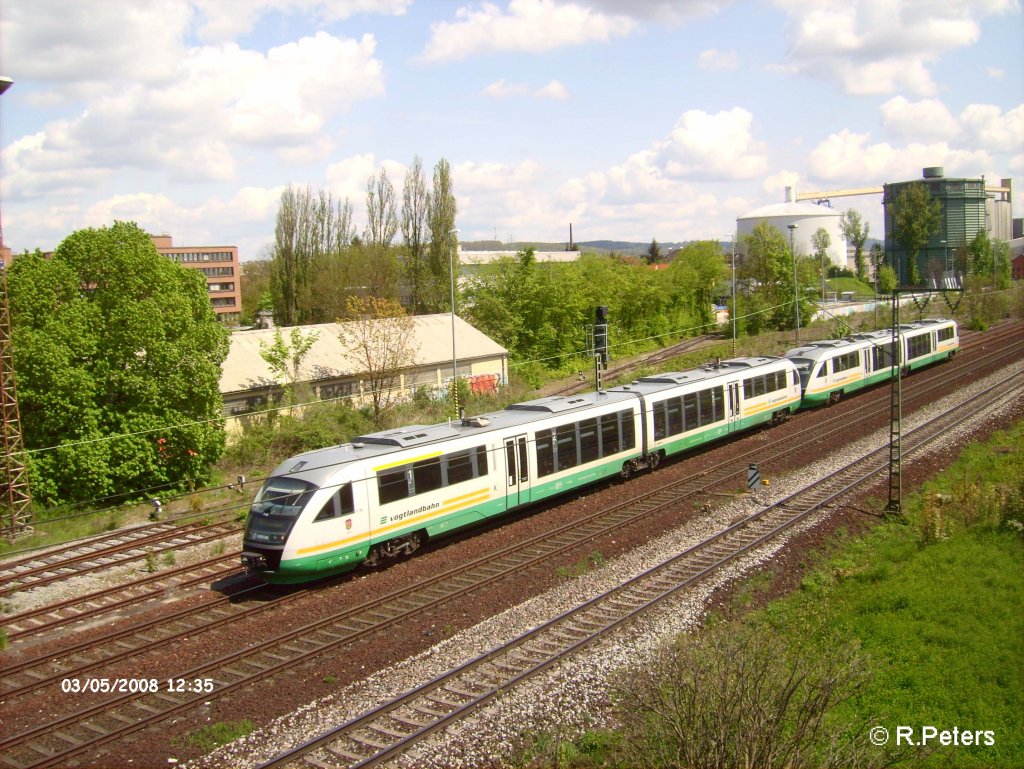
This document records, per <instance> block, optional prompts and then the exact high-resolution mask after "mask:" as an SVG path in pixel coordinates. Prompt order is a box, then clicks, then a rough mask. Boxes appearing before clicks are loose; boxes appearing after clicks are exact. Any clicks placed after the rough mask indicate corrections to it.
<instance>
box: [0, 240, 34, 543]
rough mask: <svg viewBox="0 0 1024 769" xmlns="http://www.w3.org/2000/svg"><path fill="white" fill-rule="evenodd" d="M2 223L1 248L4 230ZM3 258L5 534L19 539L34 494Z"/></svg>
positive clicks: (1, 485)
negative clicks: (24, 439)
mask: <svg viewBox="0 0 1024 769" xmlns="http://www.w3.org/2000/svg"><path fill="white" fill-rule="evenodd" d="M2 226H3V225H2V224H0V247H2V245H3V229H2ZM2 265H3V260H2V259H0V434H2V435H0V437H2V440H3V453H4V456H3V469H2V471H0V494H2V497H3V499H2V502H0V505H2V506H3V517H4V531H5V533H6V535H7V538H8V539H11V540H13V539H15V538H16V537H19V536H21V535H22V534H27V533H29V532H30V531H31V530H32V527H31V526H30V525H29V524H30V521H31V518H32V516H31V507H32V495H31V492H30V491H29V485H28V469H27V468H26V467H25V462H24V459H23V457H24V449H25V447H24V444H23V442H22V439H21V417H20V415H19V413H18V392H17V389H16V387H15V382H14V356H13V353H14V348H13V347H12V345H11V313H10V307H9V305H8V303H7V270H6V269H4V267H3V266H2Z"/></svg>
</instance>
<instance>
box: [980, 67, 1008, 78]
mask: <svg viewBox="0 0 1024 769" xmlns="http://www.w3.org/2000/svg"><path fill="white" fill-rule="evenodd" d="M985 74H986V75H988V76H989V77H990V78H992V79H993V80H1002V79H1003V78H1004V77H1005V76H1006V70H1005V69H1003V68H1002V67H986V68H985Z"/></svg>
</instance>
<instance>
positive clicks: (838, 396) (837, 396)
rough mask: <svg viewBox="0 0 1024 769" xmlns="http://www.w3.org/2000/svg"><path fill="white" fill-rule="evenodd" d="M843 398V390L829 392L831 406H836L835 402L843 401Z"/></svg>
mask: <svg viewBox="0 0 1024 769" xmlns="http://www.w3.org/2000/svg"><path fill="white" fill-rule="evenodd" d="M842 399H843V391H842V390H836V391H835V392H831V393H829V394H828V405H829V406H834V405H835V404H837V403H839V401H841V400H842Z"/></svg>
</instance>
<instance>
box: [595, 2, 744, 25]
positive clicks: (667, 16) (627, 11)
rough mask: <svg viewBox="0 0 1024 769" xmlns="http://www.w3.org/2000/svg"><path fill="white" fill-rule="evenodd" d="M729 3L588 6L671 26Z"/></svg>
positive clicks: (597, 3)
mask: <svg viewBox="0 0 1024 769" xmlns="http://www.w3.org/2000/svg"><path fill="white" fill-rule="evenodd" d="M730 2H731V0H686V1H685V2H679V0H590V5H592V6H594V7H595V8H600V9H601V10H603V11H606V12H608V13H614V14H621V15H624V16H632V17H633V18H635V19H642V20H644V21H647V20H650V21H654V22H657V23H660V24H670V25H671V24H681V23H683V22H686V21H689V20H690V19H695V18H700V17H702V16H709V15H711V14H713V13H716V12H718V11H719V10H720V9H721V8H723V7H725V6H727V5H729V4H730Z"/></svg>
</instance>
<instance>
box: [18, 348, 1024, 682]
mask: <svg viewBox="0 0 1024 769" xmlns="http://www.w3.org/2000/svg"><path fill="white" fill-rule="evenodd" d="M1007 352H1009V353H1010V354H1011V355H1012V354H1014V349H1013V348H1010V349H1008V350H1007V349H1001V350H1000V351H999V352H997V353H991V354H990V355H989V356H988V357H993V356H1000V355H1004V354H1006V353H1007ZM1017 352H1024V342H1022V343H1019V344H1018V348H1017ZM931 372H932V375H931V377H930V378H929V379H928V380H927V381H926V380H924V379H921V380H920V381H917V382H916V384H915V386H914V387H913V388H912V389H911V388H908V401H922V400H927V399H928V398H929V397H930V395H931V394H932V393H933V391H934V390H935V389H936V388H937V387H939V386H940V384H939V381H938V380H942V379H943V378H944V377H943V376H942V375H941V373H939V374H936V373H934V372H935V370H934V369H933V370H931ZM919 376H920V375H919ZM874 411H876V407H875V404H873V403H871V402H867V403H865V404H863V405H861V406H859V407H857V408H855V409H854V410H853V411H848V412H846V413H844V414H843V415H841V416H837V417H834V418H832V419H830V420H827V421H826V422H825V423H822V422H816V423H815V424H814V425H812V426H809V427H806V428H804V429H802V430H799V431H797V432H794V433H792V434H790V435H788V436H787V437H786V438H785V439H784V440H780V441H778V442H776V443H775V444H774V445H773V446H772V447H769V448H768V449H765V448H763V447H758V448H754V449H751V450H750V451H748V452H746V453H745V454H742V455H741V456H739V457H734V458H732V459H731V460H729V461H728V462H726V463H723V464H720V465H718V466H716V467H713V468H711V469H709V470H707V471H705V472H703V473H701V474H700V475H698V476H696V477H693V478H688V479H686V480H685V481H674V482H669V483H665V484H662V485H661V486H660V487H658V488H657V489H655V490H653V491H650V492H647V493H645V494H644V495H643V497H642V498H639V499H633V500H630V501H628V502H625V503H622V504H620V505H619V506H617V507H616V508H613V509H611V510H602V511H597V512H594V513H593V514H591V515H590V516H588V517H587V518H585V519H583V520H576V521H574V522H572V523H571V524H567V525H566V526H564V527H562V529H560V530H557V531H554V532H544V533H542V534H538V535H537V536H536V537H535V538H534V540H533V542H528V543H522V544H520V545H519V546H517V548H523V550H522V551H521V552H522V553H524V554H525V553H529V557H526V556H525V555H520V554H519V551H517V549H516V548H513V549H510V551H509V554H511V555H512V556H513V558H512V559H511V560H510V561H509V562H508V563H501V562H500V561H498V562H492V561H488V562H487V568H488V570H489V571H492V572H493V573H494V576H493V578H491V579H486V580H484V579H481V578H479V577H477V578H475V581H472V589H478V588H479V587H481V586H483V585H485V584H488V583H489V582H492V581H494V579H500V578H503V577H504V576H506V575H507V574H508V573H509V572H511V571H514V570H515V569H517V568H523V567H524V566H530V565H534V564H536V563H539V562H541V561H543V560H545V559H548V558H552V557H554V556H556V555H558V554H560V553H563V552H566V551H568V550H571V549H573V548H578V547H582V546H583V545H585V544H587V543H588V542H590V541H592V540H595V539H597V538H599V537H601V536H603V535H605V534H607V533H610V532H613V531H616V530H619V529H621V528H622V527H624V526H628V525H629V524H630V523H632V522H633V521H635V520H637V519H639V518H642V517H644V516H648V515H650V514H652V513H654V512H657V511H659V510H661V509H664V508H666V507H669V506H672V505H678V504H679V503H681V502H682V501H683V500H686V499H692V498H695V497H699V496H701V495H703V494H708V493H713V490H714V489H716V488H723V487H729V486H730V485H732V486H735V485H736V484H741V483H742V481H743V477H744V474H745V467H746V465H745V463H746V462H747V461H754V460H756V461H757V462H759V464H760V465H761V466H762V467H766V466H771V465H772V464H773V463H776V462H778V461H780V460H782V459H784V458H786V457H787V456H789V455H791V454H793V453H794V452H796V451H798V450H799V449H800V448H801V447H802V446H803V445H804V443H805V441H806V440H808V439H809V438H810V437H811V436H814V437H815V439H816V440H817V441H826V442H832V441H834V440H837V439H839V438H840V437H841V434H842V433H843V432H844V431H845V430H846V424H847V423H848V421H849V420H850V419H868V418H869V417H870V416H871V415H872V412H874ZM874 415H875V416H876V417H877V416H878V414H877V413H876V414H874ZM527 545H529V546H530V547H532V548H534V549H533V550H532V551H531V550H529V548H527V547H526V546H527ZM224 558H228V556H225V557H224ZM224 558H221V559H216V560H217V561H222V560H224ZM456 573H457V572H456ZM203 579H204V578H203V577H195V578H192V579H190V580H188V582H189V583H193V584H194V583H196V582H199V581H202V580H203ZM157 589H159V588H157ZM243 592H245V591H243V590H239V591H238V592H235V593H232V594H230V595H223V596H219V597H218V598H217V599H216V600H215V601H212V602H206V603H204V604H202V605H200V606H196V607H186V608H184V609H179V610H177V611H173V612H169V613H165V614H164V615H163V616H161V617H160V618H158V619H154V620H149V621H146V622H143V623H140V624H136V625H133V626H130V627H127V628H119V629H117V630H115V631H113V632H111V633H108V634H107V635H105V636H104V637H102V638H97V639H90V640H88V641H83V642H81V643H78V644H75V645H73V646H71V647H67V648H65V649H64V650H62V651H61V653H60V655H58V656H55V655H54V654H53V653H52V652H48V653H46V654H43V655H40V656H38V657H35V658H29V659H24V660H21V661H19V662H17V663H14V664H9V665H8V666H6V668H5V670H4V672H3V675H2V677H0V697H2V698H3V699H4V700H8V699H10V698H12V697H16V696H21V695H24V694H28V693H30V692H32V691H36V690H38V689H42V688H45V687H47V686H51V685H56V684H57V683H59V681H60V680H61V679H63V678H67V677H70V676H77V677H81V676H84V675H86V674H88V673H90V672H92V671H94V670H96V669H97V668H99V667H106V666H110V665H112V664H114V663H117V662H121V661H124V660H128V659H130V658H132V657H134V656H137V655H139V654H142V653H148V652H149V651H152V650H153V649H156V648H159V647H161V646H165V645H167V644H170V643H173V642H175V641H179V640H182V639H185V638H190V637H194V636H196V635H197V634H199V633H202V632H206V631H209V630H213V629H216V628H218V627H221V626H223V625H225V624H227V623H229V622H232V621H236V620H240V619H243V618H246V617H254V616H256V615H258V614H260V613H262V612H266V611H270V610H273V609H276V608H279V607H280V605H281V604H283V603H285V602H288V601H291V600H295V599H297V598H299V597H301V595H302V594H303V592H304V591H298V592H296V593H291V594H288V595H284V596H281V595H275V594H273V593H271V594H269V596H268V600H266V601H263V602H260V603H258V604H253V605H236V604H235V603H234V601H235V599H236V598H237V597H238V596H239V595H241V594H242V593H243ZM461 592H464V591H460V592H452V593H450V594H448V593H447V591H445V594H444V596H443V597H444V600H448V599H449V598H454V597H457V595H459V594H461ZM398 597H399V596H393V595H392V596H384V597H382V598H381V599H380V601H378V602H374V603H373V604H371V605H370V606H368V607H366V608H367V609H368V610H369V611H371V613H372V616H375V615H376V613H377V612H378V611H379V609H378V607H379V606H385V607H386V606H387V605H388V603H389V602H390V601H392V600H394V599H395V598H398ZM134 600H143V599H142V598H137V599H134ZM436 603H437V602H433V605H436ZM115 606H119V605H115ZM424 608H432V606H431V607H426V606H424ZM42 611H44V610H36V612H35V613H37V614H38V613H41V612H42ZM94 613H98V611H97V612H94ZM353 616H358V612H356V613H355V615H353ZM343 618H344V619H347V618H348V617H347V616H346V617H343ZM404 618H405V617H404V616H403V615H401V614H399V615H396V616H395V618H394V619H395V621H397V620H399V619H404ZM17 619H18V617H12V618H11V621H12V623H13V621H14V620H17ZM58 621H59V620H58ZM365 622H366V620H363V623H364V624H365ZM12 637H14V635H12ZM352 640H355V639H352Z"/></svg>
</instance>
